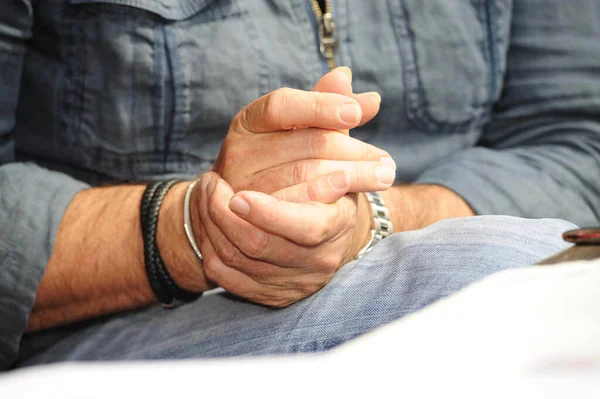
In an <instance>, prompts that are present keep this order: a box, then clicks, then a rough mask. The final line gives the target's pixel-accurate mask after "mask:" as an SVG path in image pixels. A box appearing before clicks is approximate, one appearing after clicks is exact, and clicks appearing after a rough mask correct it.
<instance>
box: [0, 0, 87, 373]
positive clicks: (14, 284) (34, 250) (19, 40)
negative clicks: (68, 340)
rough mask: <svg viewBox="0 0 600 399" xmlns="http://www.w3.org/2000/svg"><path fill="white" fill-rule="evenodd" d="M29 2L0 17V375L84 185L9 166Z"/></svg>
mask: <svg viewBox="0 0 600 399" xmlns="http://www.w3.org/2000/svg"><path fill="white" fill-rule="evenodd" d="M31 24H32V9H31V4H30V2H29V1H28V0H7V1H5V2H3V4H2V12H1V13H0V226H1V227H0V370H2V369H5V368H6V367H8V366H9V365H10V364H11V362H12V361H13V360H14V358H15V356H16V354H17V351H18V348H19V341H20V338H21V335H22V334H23V331H24V330H25V327H26V325H27V319H28V316H29V313H30V311H31V308H32V306H33V302H34V298H35V293H36V289H37V286H38V284H39V281H40V279H41V277H42V274H43V272H44V268H45V265H46V262H47V260H48V258H49V257H50V252H51V251H52V246H53V243H54V233H55V231H56V228H57V226H58V224H59V223H60V218H61V216H62V214H63V212H64V210H65V209H66V207H67V206H68V204H69V201H70V200H71V198H72V197H73V196H74V195H75V193H77V192H78V191H79V190H81V189H83V188H85V186H84V185H83V184H81V183H79V182H76V181H74V180H72V179H70V178H68V177H66V176H62V175H59V174H54V173H50V172H48V171H46V170H43V169H41V168H38V167H36V166H34V165H25V164H14V163H10V162H13V161H14V138H13V137H12V135H11V133H10V132H11V130H12V129H13V127H14V124H15V110H16V107H17V102H18V96H19V90H20V87H19V82H20V80H21V73H22V66H23V57H24V55H25V51H26V44H25V42H26V40H27V39H28V38H29V36H30V35H31Z"/></svg>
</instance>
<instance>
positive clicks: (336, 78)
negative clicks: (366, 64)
mask: <svg viewBox="0 0 600 399" xmlns="http://www.w3.org/2000/svg"><path fill="white" fill-rule="evenodd" d="M313 91H318V92H322V93H338V94H342V95H345V96H349V97H352V98H354V99H355V100H356V101H358V103H359V104H360V107H361V109H362V119H361V121H360V123H359V126H361V125H364V124H365V123H367V122H369V121H370V120H371V119H373V118H374V117H375V116H376V115H377V113H378V112H379V108H380V105H381V96H380V95H379V93H376V92H369V93H361V94H353V93H352V71H351V70H350V68H348V67H345V66H342V67H338V68H336V69H334V70H333V71H331V72H329V73H327V74H326V75H324V76H323V77H322V78H321V79H319V81H318V82H317V84H315V86H314V87H313Z"/></svg>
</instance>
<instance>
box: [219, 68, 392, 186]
mask: <svg viewBox="0 0 600 399" xmlns="http://www.w3.org/2000/svg"><path fill="white" fill-rule="evenodd" d="M350 76H351V75H350V74H349V70H348V69H347V68H338V69H336V70H335V71H333V72H331V73H329V74H328V75H325V76H324V77H323V78H322V79H321V80H320V81H319V82H318V83H317V85H316V86H315V90H323V91H328V92H319V91H312V92H306V91H301V90H294V89H287V88H285V89H280V90H276V91H274V92H272V93H270V94H268V95H266V96H264V97H261V98H259V99H258V100H256V101H254V102H253V103H251V104H249V105H248V106H247V107H245V108H244V109H243V110H242V111H241V112H240V113H239V114H238V115H237V116H236V117H235V118H234V120H233V121H232V123H231V127H230V129H229V133H228V134H227V137H226V138H225V140H224V142H223V146H222V148H221V152H220V154H219V157H218V159H217V162H216V164H215V167H214V171H215V172H217V173H218V174H219V175H220V176H221V177H222V178H223V179H225V180H226V181H227V182H228V183H229V184H230V185H231V186H232V187H233V188H234V190H235V191H239V190H244V189H251V190H255V191H261V192H265V193H272V192H274V191H277V190H280V189H282V188H284V187H289V186H293V185H296V184H298V183H302V182H305V181H307V180H310V179H313V178H314V177H317V176H323V175H326V174H328V173H331V172H334V171H337V170H345V171H347V172H348V173H349V176H350V192H360V191H373V190H385V189H387V188H388V187H390V185H391V184H392V183H393V179H394V173H393V169H394V168H395V165H394V163H393V161H392V160H391V158H390V157H389V154H388V153H387V152H385V151H383V150H381V149H379V148H377V147H375V146H372V145H369V144H366V143H363V142H361V141H359V140H356V139H354V138H351V137H349V136H348V134H347V132H348V129H352V128H355V127H357V126H359V125H361V124H363V123H366V122H368V121H369V120H371V119H372V118H373V117H374V116H375V115H376V114H377V112H378V111H379V102H380V98H379V97H378V95H377V94H374V93H365V94H363V95H354V94H352V87H351V77H350ZM332 91H338V93H332ZM339 93H343V94H339ZM382 158H383V162H382V161H381V160H382Z"/></svg>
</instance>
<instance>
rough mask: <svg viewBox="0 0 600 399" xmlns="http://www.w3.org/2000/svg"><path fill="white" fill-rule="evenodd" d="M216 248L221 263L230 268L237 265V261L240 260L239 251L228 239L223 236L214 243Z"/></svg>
mask: <svg viewBox="0 0 600 399" xmlns="http://www.w3.org/2000/svg"><path fill="white" fill-rule="evenodd" d="M214 248H215V251H216V253H217V255H218V256H219V259H221V262H223V263H224V264H226V265H228V266H232V265H234V264H235V261H236V259H237V258H238V254H237V251H238V250H237V249H236V248H235V247H234V246H233V245H232V244H231V243H230V242H229V240H227V238H225V237H223V236H221V237H219V238H218V239H217V240H216V242H215V243H214Z"/></svg>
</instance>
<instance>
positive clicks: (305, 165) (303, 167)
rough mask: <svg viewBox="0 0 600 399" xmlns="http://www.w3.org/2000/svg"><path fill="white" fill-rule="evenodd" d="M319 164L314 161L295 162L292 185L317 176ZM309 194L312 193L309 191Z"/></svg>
mask: <svg viewBox="0 0 600 399" xmlns="http://www.w3.org/2000/svg"><path fill="white" fill-rule="evenodd" d="M316 171H317V166H316V164H315V163H314V162H312V161H299V162H295V163H294V164H293V166H292V182H293V184H292V185H296V184H300V183H304V182H306V181H308V180H310V179H312V178H313V177H315V175H316ZM307 194H310V193H308V192H307Z"/></svg>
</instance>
